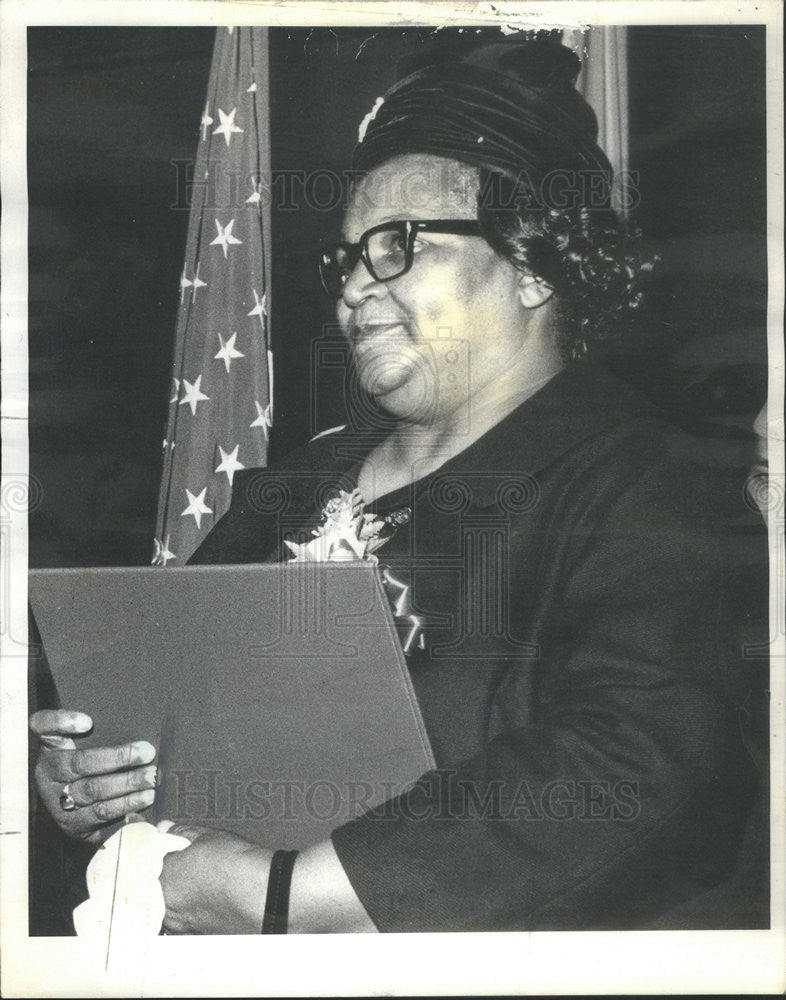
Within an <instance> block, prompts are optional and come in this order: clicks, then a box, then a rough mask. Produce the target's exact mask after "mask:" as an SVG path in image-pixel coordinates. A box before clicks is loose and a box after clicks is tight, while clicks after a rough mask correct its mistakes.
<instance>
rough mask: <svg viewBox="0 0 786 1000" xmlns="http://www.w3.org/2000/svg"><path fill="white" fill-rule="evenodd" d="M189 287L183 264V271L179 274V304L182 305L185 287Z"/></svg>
mask: <svg viewBox="0 0 786 1000" xmlns="http://www.w3.org/2000/svg"><path fill="white" fill-rule="evenodd" d="M190 287H191V282H190V281H189V280H188V278H187V277H186V269H185V265H184V266H183V273H182V274H181V275H180V305H181V306H182V305H183V296H184V295H185V293H186V289H187V288H190Z"/></svg>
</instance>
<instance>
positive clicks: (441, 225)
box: [319, 219, 482, 298]
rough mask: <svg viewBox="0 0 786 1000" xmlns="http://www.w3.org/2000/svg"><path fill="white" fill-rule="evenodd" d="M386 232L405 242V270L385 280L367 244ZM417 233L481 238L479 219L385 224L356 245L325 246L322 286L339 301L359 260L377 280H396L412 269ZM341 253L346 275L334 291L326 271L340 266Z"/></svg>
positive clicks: (395, 221) (400, 221)
mask: <svg viewBox="0 0 786 1000" xmlns="http://www.w3.org/2000/svg"><path fill="white" fill-rule="evenodd" d="M384 230H392V231H393V232H398V233H400V234H401V236H402V237H403V238H404V241H405V242H404V267H403V268H402V269H401V270H400V271H397V272H396V273H395V274H390V275H388V276H387V277H384V278H383V277H381V276H380V275H378V274H377V272H376V271H375V270H374V265H373V264H372V263H371V259H370V258H369V255H368V241H369V239H370V238H371V237H372V236H373V235H374V234H375V233H381V232H383V231H384ZM418 233H447V234H449V235H453V236H481V235H482V233H481V230H480V224H479V223H478V220H477V219H401V220H397V219H396V220H393V221H391V222H382V223H380V224H379V225H378V226H372V227H371V229H367V230H366V231H365V232H364V233H363V235H362V236H361V237H360V239H359V240H358V242H357V243H348V242H347V241H345V240H339V241H338V242H337V243H323V244H322V246H321V248H320V261H319V278H320V281H321V282H322V287H323V288H324V289H325V292H327V294H328V295H330V296H332V297H334V298H339V297H340V296H341V289H342V288H343V287H344V285H345V284H346V282H347V279H348V278H349V276H350V275H351V274H352V272H353V271H354V270H355V268H356V267H357V264H358V261H359V260H362V261H363V264H364V265H365V267H366V270H367V271H368V273H369V274H370V275H371V277H372V278H373V279H374V280H375V281H383V282H384V281H393V280H394V279H395V278H400V277H401V276H402V275H403V274H406V273H407V272H408V271H410V270H411V269H412V265H413V263H414V261H415V249H414V248H415V240H416V239H417V236H418ZM338 250H344V251H345V253H346V255H347V257H346V263H345V266H344V267H343V268H342V270H343V271H344V272H345V273H343V274H342V276H341V286H340V287H339V288H331V287H330V285H329V283H328V282H327V281H326V280H325V272H326V271H327V268H328V267H331V266H332V267H338V265H337V264H336V263H335V257H336V251H338ZM328 253H329V254H330V255H331V258H332V260H331V262H330V264H326V263H325V262H324V257H325V255H326V254H328Z"/></svg>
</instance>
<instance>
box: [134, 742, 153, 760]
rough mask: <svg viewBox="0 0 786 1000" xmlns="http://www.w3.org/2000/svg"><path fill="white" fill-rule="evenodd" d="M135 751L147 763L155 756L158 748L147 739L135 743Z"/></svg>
mask: <svg viewBox="0 0 786 1000" xmlns="http://www.w3.org/2000/svg"><path fill="white" fill-rule="evenodd" d="M134 753H135V754H136V755H137V756H138V757H139V759H140V761H141V762H142V763H143V764H147V763H148V762H149V761H151V760H152V759H153V758H154V757H155V755H156V748H155V747H154V746H153V744H152V743H148V742H147V740H140V741H139V742H138V743H134Z"/></svg>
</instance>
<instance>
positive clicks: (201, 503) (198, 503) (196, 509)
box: [180, 486, 213, 528]
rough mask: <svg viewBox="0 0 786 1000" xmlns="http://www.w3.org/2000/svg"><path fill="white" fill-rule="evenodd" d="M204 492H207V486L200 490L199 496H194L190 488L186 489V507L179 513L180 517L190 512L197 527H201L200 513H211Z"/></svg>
mask: <svg viewBox="0 0 786 1000" xmlns="http://www.w3.org/2000/svg"><path fill="white" fill-rule="evenodd" d="M205 493H207V486H206V487H205V488H204V489H203V490H202V492H201V493H200V494H199V496H198V497H197V496H194V494H193V493H192V492H191V490H186V495H187V496H188V507H186V509H185V510H184V511H183V513H182V514H181V515H180V516H181V517H186V516H187V515H188V514H191V515H192V516H193V518H194V520H195V521H196V526H197V528H201V527H202V515H203V514H212V513H213V511H212V510H211V509H210V507H208V505H207V504H206V503H205Z"/></svg>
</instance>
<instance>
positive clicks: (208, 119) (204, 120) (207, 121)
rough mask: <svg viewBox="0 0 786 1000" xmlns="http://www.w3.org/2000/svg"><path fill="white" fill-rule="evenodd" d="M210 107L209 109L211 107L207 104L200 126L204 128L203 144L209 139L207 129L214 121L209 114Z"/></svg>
mask: <svg viewBox="0 0 786 1000" xmlns="http://www.w3.org/2000/svg"><path fill="white" fill-rule="evenodd" d="M208 107H209V105H207V104H206V105H205V110H204V113H203V115H202V121H201V122H200V124H201V126H202V142H204V141H205V139H206V138H207V127H208V125H212V124H213V119H212V118H211V117H210V115H209V114H208V113H207V112H208Z"/></svg>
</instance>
